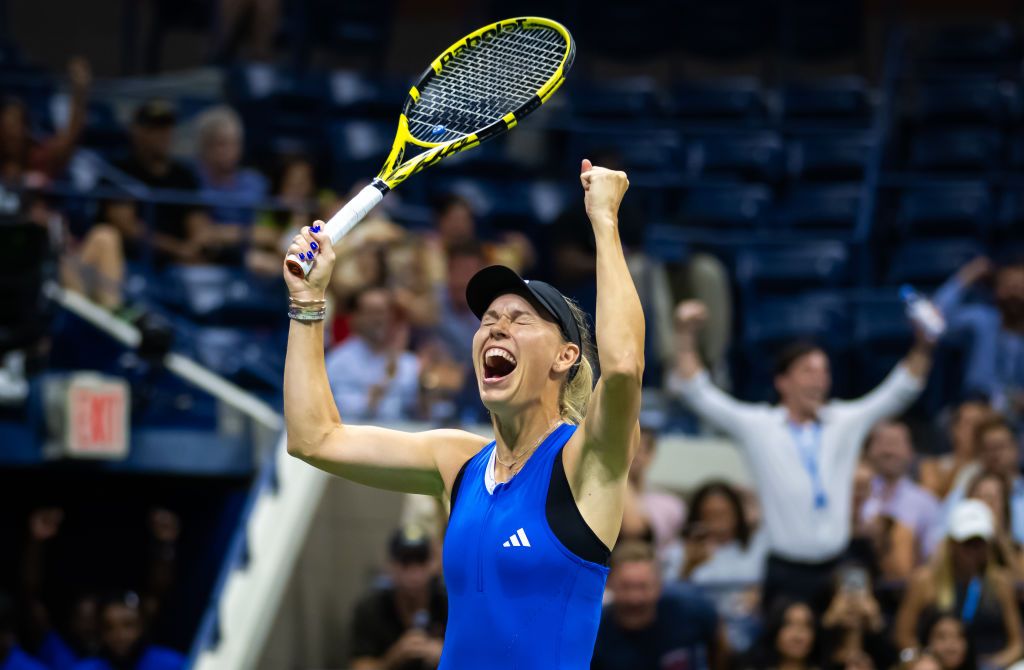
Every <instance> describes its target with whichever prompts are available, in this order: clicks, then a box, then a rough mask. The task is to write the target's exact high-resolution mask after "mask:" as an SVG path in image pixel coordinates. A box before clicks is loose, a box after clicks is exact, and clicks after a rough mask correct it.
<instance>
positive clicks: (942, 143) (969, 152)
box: [910, 127, 1003, 172]
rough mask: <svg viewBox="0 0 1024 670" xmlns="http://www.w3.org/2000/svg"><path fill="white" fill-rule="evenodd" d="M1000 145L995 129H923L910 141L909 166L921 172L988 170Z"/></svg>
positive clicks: (991, 167)
mask: <svg viewBox="0 0 1024 670" xmlns="http://www.w3.org/2000/svg"><path fill="white" fill-rule="evenodd" d="M1002 145H1003V138H1002V133H1000V132H999V130H998V129H995V128H987V127H966V128H963V127H961V128H924V129H921V130H918V131H917V132H915V133H914V136H913V139H912V140H911V144H910V167H911V168H913V169H915V170H923V171H943V170H959V171H965V172H966V171H972V170H974V171H982V172H984V171H987V170H991V169H993V168H995V167H996V166H997V165H998V163H999V159H1000V154H1001V150H1002Z"/></svg>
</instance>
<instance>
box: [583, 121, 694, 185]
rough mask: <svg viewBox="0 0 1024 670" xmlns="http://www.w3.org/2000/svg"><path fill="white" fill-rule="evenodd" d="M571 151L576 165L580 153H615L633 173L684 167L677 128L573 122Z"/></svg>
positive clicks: (586, 154)
mask: <svg viewBox="0 0 1024 670" xmlns="http://www.w3.org/2000/svg"><path fill="white" fill-rule="evenodd" d="M568 154H569V156H571V158H570V160H571V161H572V162H573V165H574V166H576V164H577V162H578V160H579V158H578V157H579V156H592V157H593V156H614V157H615V158H616V159H617V160H618V161H620V162H621V164H622V166H623V168H624V169H626V170H627V171H630V172H631V174H632V173H633V172H636V171H656V172H658V173H659V174H664V173H665V172H666V171H672V170H680V171H681V169H682V165H683V150H682V138H681V137H680V136H679V133H678V132H676V131H674V130H670V129H662V128H639V127H631V126H625V127H623V126H622V125H621V124H617V125H614V126H608V125H578V126H574V127H573V128H572V129H571V130H570V132H569V151H568ZM595 160H596V159H595Z"/></svg>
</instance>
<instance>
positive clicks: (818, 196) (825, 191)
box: [781, 184, 863, 233]
mask: <svg viewBox="0 0 1024 670" xmlns="http://www.w3.org/2000/svg"><path fill="white" fill-rule="evenodd" d="M862 193H863V187H862V186H861V185H860V184H829V185H826V186H799V187H797V188H795V189H793V191H792V192H791V193H790V194H789V196H788V197H787V198H786V199H785V201H784V203H783V209H782V212H781V216H782V218H783V219H784V222H785V224H786V225H788V226H792V227H796V228H818V229H826V230H830V231H837V232H841V233H851V232H853V229H854V228H855V226H856V224H857V216H858V214H859V212H860V206H861V200H862Z"/></svg>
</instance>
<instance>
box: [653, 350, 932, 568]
mask: <svg viewBox="0 0 1024 670" xmlns="http://www.w3.org/2000/svg"><path fill="white" fill-rule="evenodd" d="M923 386H924V382H923V381H922V380H920V379H918V378H917V377H915V376H913V375H912V374H911V373H910V372H909V371H908V370H907V369H906V368H905V367H904V366H903V365H898V366H896V368H895V369H894V370H893V371H892V372H891V373H889V376H888V377H886V378H885V381H883V382H882V383H881V384H880V385H879V386H878V387H877V388H875V389H874V390H873V391H871V392H870V393H868V394H867V395H865V396H864V397H862V398H859V399H857V400H850V401H846V400H833V401H831V402H829V403H828V404H826V405H825V406H824V407H822V408H821V410H820V412H819V413H818V419H819V421H820V423H821V433H820V435H821V438H820V449H819V450H818V451H819V453H818V471H819V473H820V477H821V482H822V484H823V487H824V490H825V491H826V492H827V504H825V505H824V506H816V505H815V501H814V489H813V487H812V483H811V477H810V474H809V473H808V469H807V467H806V465H805V463H804V460H803V458H802V457H801V454H800V451H799V449H798V447H797V445H796V443H795V442H794V436H793V433H792V430H791V426H790V423H789V420H788V417H787V412H786V410H785V408H783V407H777V406H771V405H767V404H752V403H745V402H741V401H739V400H736V399H735V398H733V397H732V396H730V395H728V394H726V393H725V392H723V391H722V390H721V389H719V388H718V387H716V386H715V385H714V384H712V383H711V380H710V378H709V377H708V375H707V373H706V372H701V373H699V374H697V375H695V376H694V377H692V378H690V379H688V380H686V379H682V378H681V377H679V376H676V375H673V376H672V377H670V379H669V389H670V390H671V391H672V392H674V393H676V394H678V395H679V396H681V397H682V399H683V400H684V401H685V402H686V403H687V404H688V405H689V406H690V408H691V409H693V411H694V412H696V413H697V414H698V415H700V416H701V418H703V419H704V420H706V421H708V422H710V423H712V424H714V425H715V426H717V427H718V428H720V429H721V430H722V431H724V432H726V433H728V434H729V435H730V436H731V437H732V438H733V439H734V440H736V442H737V444H739V445H740V447H741V449H742V451H743V454H744V457H745V458H746V460H747V464H748V465H749V466H750V471H751V474H752V476H753V478H754V481H755V484H756V485H757V490H758V494H759V497H760V499H761V506H762V508H763V514H764V525H765V530H766V532H767V534H768V547H769V550H770V551H771V552H772V553H773V554H777V555H779V556H781V557H782V558H786V559H789V560H792V561H804V562H819V561H826V560H829V559H832V558H835V557H836V556H838V555H839V554H840V553H841V552H842V551H844V550H845V549H846V546H847V544H849V542H850V521H851V518H852V514H851V509H850V506H851V504H852V496H853V473H854V470H855V469H856V467H857V458H858V456H859V455H860V450H861V446H862V445H863V443H864V439H865V438H866V437H867V435H868V432H869V431H870V430H871V428H872V426H874V425H875V424H876V423H877V422H878V421H880V420H882V419H884V418H887V417H891V416H895V415H897V414H899V413H901V412H902V411H903V410H904V409H906V408H907V407H908V406H909V405H910V404H911V403H913V402H914V400H915V399H916V398H917V396H918V395H919V394H920V392H921V389H922V388H923Z"/></svg>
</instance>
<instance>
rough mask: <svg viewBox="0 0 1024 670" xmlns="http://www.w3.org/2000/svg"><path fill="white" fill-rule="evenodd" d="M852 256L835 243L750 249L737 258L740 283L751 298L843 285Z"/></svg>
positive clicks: (843, 246) (846, 278)
mask: <svg viewBox="0 0 1024 670" xmlns="http://www.w3.org/2000/svg"><path fill="white" fill-rule="evenodd" d="M849 275H850V254H849V251H848V250H847V248H846V245H844V244H843V243H841V242H837V241H834V240H826V241H816V242H804V243H802V244H801V243H793V244H789V245H786V246H779V245H772V246H764V247H750V248H747V249H743V250H741V251H740V252H739V253H738V254H737V256H736V281H737V283H738V284H739V286H740V291H741V293H742V294H743V295H744V296H746V298H749V299H759V298H760V297H761V296H766V295H771V294H773V293H774V294H790V295H792V294H796V293H801V292H806V291H809V290H814V289H826V288H827V289H834V288H839V287H841V286H843V285H844V284H845V283H846V282H847V280H848V279H849Z"/></svg>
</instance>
